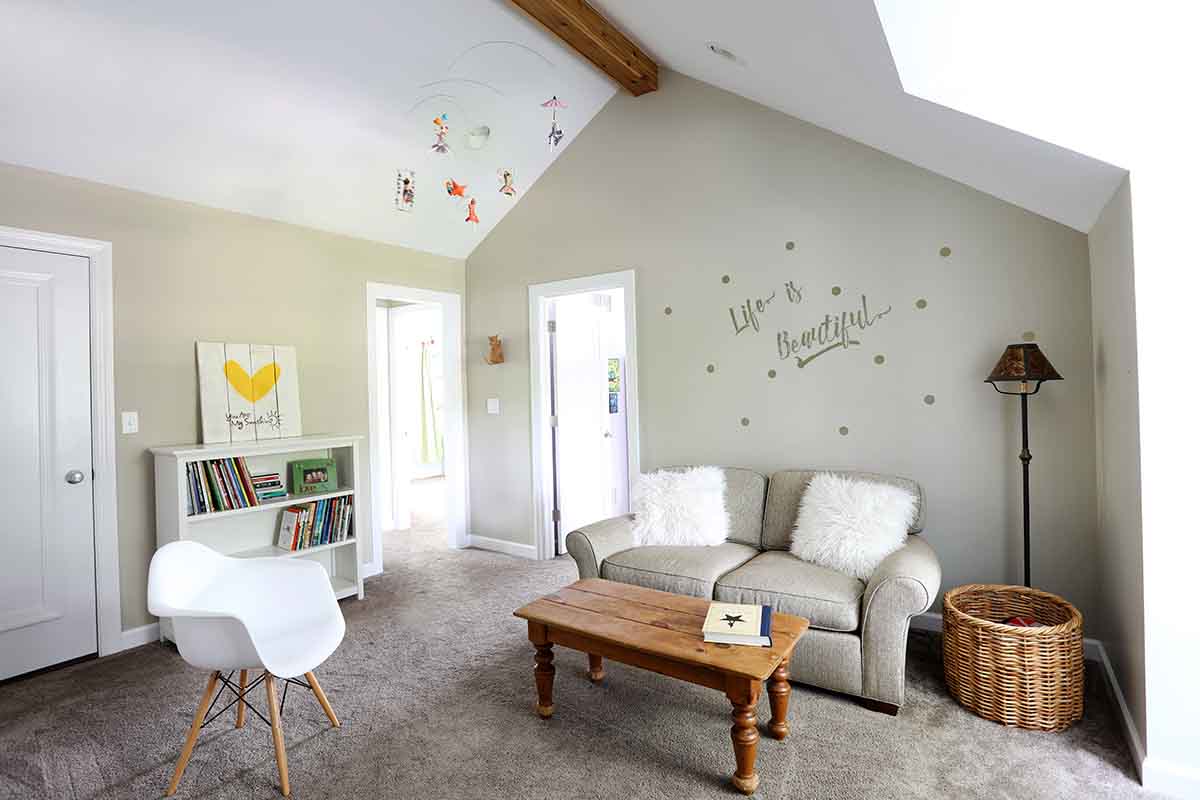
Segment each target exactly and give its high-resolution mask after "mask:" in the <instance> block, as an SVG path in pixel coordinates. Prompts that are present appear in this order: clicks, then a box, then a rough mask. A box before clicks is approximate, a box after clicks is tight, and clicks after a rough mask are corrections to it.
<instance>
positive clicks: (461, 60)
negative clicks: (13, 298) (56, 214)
mask: <svg viewBox="0 0 1200 800" xmlns="http://www.w3.org/2000/svg"><path fill="white" fill-rule="evenodd" d="M0 19H3V24H2V25H0V75H3V76H4V77H3V80H2V81H0V109H3V116H2V117H0V161H5V162H9V163H15V164H21V165H25V166H30V167H35V168H38V169H44V170H49V171H52V172H58V173H62V174H66V175H73V176H76V177H80V178H87V179H90V180H95V181H101V182H103V183H109V184H114V185H117V186H122V187H126V188H131V189H137V190H140V191H145V192H150V193H153V194H158V195H163V196H167V197H173V198H177V199H181V200H187V201H192V202H196V203H202V204H204V205H209V206H215V207H218V208H226V209H230V210H234V211H240V212H245V213H248V214H255V215H258V216H262V217H268V218H272V219H278V220H283V221H286V222H292V223H297V224H300V225H307V226H311V227H314V228H320V229H324V230H330V231H335V232H339V233H345V234H349V235H352V236H358V237H362V238H366V239H372V240H376V241H383V242H391V243H395V244H402V245H407V246H409V247H414V248H417V249H420V250H427V251H430V252H435V253H440V254H443V255H448V256H455V257H465V256H466V255H467V254H468V253H470V251H471V250H472V249H473V248H474V246H475V245H476V244H477V243H478V242H479V241H482V239H483V237H484V236H486V235H487V232H488V231H489V230H490V229H491V228H492V226H494V225H495V224H496V223H497V222H498V221H499V220H500V218H501V217H503V215H504V214H505V213H506V212H507V211H508V209H510V208H511V207H512V205H513V203H514V200H513V199H510V198H508V197H505V196H504V195H501V194H500V193H499V191H498V190H499V187H500V182H499V179H498V177H497V170H499V169H500V168H512V169H513V170H514V171H515V174H516V181H515V185H516V187H517V189H518V193H520V192H523V191H524V190H525V189H527V188H528V187H529V186H530V185H531V184H532V183H533V182H534V180H536V179H537V177H538V176H540V175H541V173H542V172H543V171H544V170H545V169H546V167H547V166H548V165H549V164H550V163H551V161H552V160H553V158H554V157H555V155H556V154H557V152H561V150H562V149H565V148H566V146H567V145H568V144H569V143H570V140H571V139H572V138H573V137H574V135H575V134H576V133H578V131H579V130H581V129H582V128H583V126H584V125H585V124H586V123H587V122H588V121H589V120H590V119H591V118H592V116H593V115H594V114H595V113H596V112H597V111H598V110H599V109H600V108H601V107H602V106H603V105H604V103H605V102H607V101H608V99H609V98H610V97H611V96H612V94H613V93H614V91H615V90H614V88H613V84H612V83H611V82H610V81H609V80H608V79H607V78H605V77H604V76H602V75H601V74H599V73H598V72H597V71H596V70H595V69H593V68H592V67H591V66H590V65H588V64H586V63H583V62H582V61H581V60H580V59H579V58H577V57H576V56H575V55H574V54H573V53H571V52H569V51H567V50H566V49H565V48H563V47H562V46H560V45H559V44H558V40H557V39H554V38H553V37H552V36H550V35H548V34H547V33H546V32H545V31H543V30H542V29H541V28H540V27H538V26H537V25H536V24H535V23H533V22H531V21H530V20H529V19H528V18H526V17H525V16H524V15H523V14H522V13H521V12H519V11H517V10H515V9H514V8H513V7H512V6H511V4H509V3H508V2H506V1H505V0H405V1H404V2H378V1H375V2H372V1H371V0H343V1H342V2H339V3H336V4H333V3H328V2H317V0H290V1H285V0H272V1H267V0H258V1H256V2H244V0H205V2H191V3H183V2H145V0H90V1H89V0H76V1H75V2H54V3H51V2H47V1H46V0H0ZM485 42H502V43H501V44H483V43H485ZM472 48H473V49H472ZM484 84H486V85H484ZM554 94H557V95H558V96H559V97H561V98H563V99H565V100H566V102H567V103H568V104H569V106H570V107H569V108H568V109H566V110H565V111H562V112H559V114H560V122H561V124H562V126H563V128H564V129H565V131H566V136H565V138H564V140H563V142H562V144H561V145H560V146H559V148H558V151H551V149H550V147H549V145H548V143H547V140H546V135H547V133H548V131H549V124H550V119H549V111H547V110H546V109H543V108H541V103H542V102H543V101H545V100H546V99H547V98H549V97H550V96H551V95H554ZM442 113H447V114H448V115H449V123H450V125H451V129H452V130H451V137H450V144H451V146H452V148H453V152H452V154H451V155H449V156H440V155H437V154H434V153H432V152H431V151H430V147H431V145H432V143H433V141H434V126H433V123H432V120H433V118H434V117H435V116H437V115H439V114H442ZM478 124H486V125H488V126H489V127H490V128H491V131H492V135H491V138H490V140H489V141H488V144H487V145H486V147H485V148H484V149H483V150H480V151H472V150H470V149H468V148H467V147H466V143H465V138H464V132H465V130H466V129H467V128H469V127H473V126H475V125H478ZM398 168H409V169H413V170H415V172H416V175H417V202H416V206H415V209H414V211H413V212H412V213H401V212H397V211H396V210H395V209H394V201H393V198H394V194H395V184H396V170H397V169H398ZM448 178H453V179H454V180H456V181H458V182H459V183H466V184H467V185H468V187H469V194H471V195H474V196H476V197H477V198H478V216H479V218H480V220H481V224H480V225H478V226H477V227H476V226H474V225H471V224H468V223H466V222H465V219H466V207H465V205H463V201H461V200H455V199H451V198H450V197H449V196H448V195H447V193H446V191H445V189H444V188H443V184H444V182H445V181H446V179H448ZM2 190H3V187H2V186H0V191H2ZM519 199H520V194H518V196H517V200H519Z"/></svg>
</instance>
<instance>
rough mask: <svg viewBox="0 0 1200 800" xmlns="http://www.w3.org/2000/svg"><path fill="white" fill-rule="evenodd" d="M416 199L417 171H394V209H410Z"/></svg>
mask: <svg viewBox="0 0 1200 800" xmlns="http://www.w3.org/2000/svg"><path fill="white" fill-rule="evenodd" d="M416 200H417V173H415V172H413V171H412V170H411V169H401V170H397V171H396V210H397V211H412V210H413V205H414V204H415V203H416Z"/></svg>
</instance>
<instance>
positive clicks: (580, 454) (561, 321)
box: [554, 293, 612, 548]
mask: <svg viewBox="0 0 1200 800" xmlns="http://www.w3.org/2000/svg"><path fill="white" fill-rule="evenodd" d="M603 313H605V311H604V308H603V307H602V306H601V305H599V304H598V302H597V296H596V295H594V294H590V293H589V294H579V295H568V296H566V297H559V298H556V299H555V300H554V321H555V348H554V350H555V368H554V376H555V389H556V397H555V405H556V411H557V417H558V427H557V439H556V442H557V447H556V454H555V462H556V465H557V478H558V499H559V506H558V507H559V513H560V522H559V537H560V539H562V538H564V537H565V536H566V535H567V534H568V533H570V532H571V531H573V530H576V529H578V528H581V527H582V526H584V525H588V524H590V523H592V522H597V521H599V520H602V519H606V518H607V517H609V516H610V513H611V508H612V470H611V468H610V463H611V438H610V432H609V419H608V416H609V415H608V358H607V355H606V353H605V351H604V347H603V340H602V327H601V325H602V318H601V314H603ZM559 545H560V548H561V547H562V542H561V541H560V543H559Z"/></svg>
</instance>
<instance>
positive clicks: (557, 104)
mask: <svg viewBox="0 0 1200 800" xmlns="http://www.w3.org/2000/svg"><path fill="white" fill-rule="evenodd" d="M566 107H567V104H566V103H564V102H563V101H562V100H559V99H558V95H554V96H553V97H551V98H550V99H549V100H547V101H546V102H544V103H542V108H548V109H550V135H549V136H548V137H546V138H547V141H548V142H549V143H550V147H551V148H555V147H558V143H559V142H561V141H562V138H563V129H562V128H560V127H558V110H559V109H560V108H566Z"/></svg>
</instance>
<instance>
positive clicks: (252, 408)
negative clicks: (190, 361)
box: [196, 342, 303, 444]
mask: <svg viewBox="0 0 1200 800" xmlns="http://www.w3.org/2000/svg"><path fill="white" fill-rule="evenodd" d="M196 375H197V377H198V378H199V382H200V423H201V425H200V428H201V433H202V434H203V437H204V443H205V444H214V443H218V442H225V443H233V442H253V441H256V440H265V439H281V438H284V437H289V436H300V435H301V434H302V432H303V431H302V428H301V423H300V381H299V380H298V377H299V372H298V371H297V368H296V348H295V347H292V346H290V345H280V344H242V343H237V342H196Z"/></svg>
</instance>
